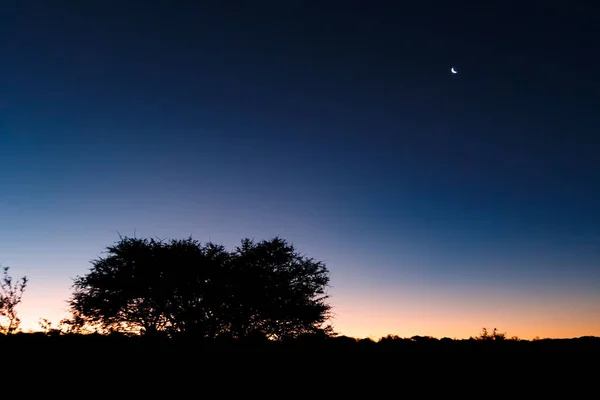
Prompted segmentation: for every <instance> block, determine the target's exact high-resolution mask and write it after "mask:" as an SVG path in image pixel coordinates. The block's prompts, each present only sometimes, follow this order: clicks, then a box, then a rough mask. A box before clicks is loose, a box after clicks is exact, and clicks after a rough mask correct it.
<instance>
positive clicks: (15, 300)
mask: <svg viewBox="0 0 600 400" xmlns="http://www.w3.org/2000/svg"><path fill="white" fill-rule="evenodd" d="M2 270H3V272H2V278H1V279H0V317H1V319H2V320H4V323H1V322H2V321H0V333H3V334H12V333H14V332H16V331H17V330H18V329H19V326H20V325H21V320H20V319H19V317H18V315H17V305H19V303H20V302H21V298H22V297H23V293H24V292H25V288H26V287H27V282H28V279H27V277H26V276H24V277H22V278H21V279H20V280H18V281H17V282H16V283H14V282H13V279H12V277H11V276H10V275H8V270H9V268H8V267H3V268H2Z"/></svg>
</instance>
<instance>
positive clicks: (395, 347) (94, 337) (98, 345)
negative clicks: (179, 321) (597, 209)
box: [0, 332, 600, 356]
mask: <svg viewBox="0 0 600 400" xmlns="http://www.w3.org/2000/svg"><path fill="white" fill-rule="evenodd" d="M0 348H2V349H5V350H6V349H8V351H11V350H12V351H17V352H18V351H22V350H23V349H27V351H32V350H33V351H39V352H42V353H48V352H49V353H55V352H56V353H60V354H61V355H63V356H64V355H67V354H72V353H86V354H90V353H95V354H103V355H105V356H106V355H109V354H120V355H127V354H134V353H137V352H151V353H153V354H160V353H167V354H168V353H174V354H188V353H190V352H194V351H238V350H241V351H254V350H260V351H263V350H268V351H295V350H298V351H306V350H310V351H312V350H316V351H367V352H371V351H374V352H390V351H461V352H462V351H471V350H472V351H481V350H483V351H487V350H489V351H582V352H590V351H594V352H596V351H600V338H598V337H580V338H574V339H540V340H531V341H530V340H516V339H506V340H485V339H481V337H478V338H470V339H460V340H457V339H450V338H443V339H437V338H432V337H423V336H415V337H412V338H400V337H397V336H387V337H383V338H381V339H379V340H377V341H375V340H371V339H368V338H367V339H357V338H352V337H348V336H336V337H332V336H326V335H318V334H317V335H306V336H301V337H298V338H294V339H287V340H282V341H276V340H269V339H265V338H264V337H255V338H250V337H247V338H243V339H232V338H228V339H225V338H221V339H216V340H210V341H208V340H206V341H202V340H190V339H180V340H174V339H169V338H156V337H154V338H150V337H148V336H140V335H135V336H127V335H123V334H108V335H102V334H52V333H44V332H35V333H18V334H13V335H0Z"/></svg>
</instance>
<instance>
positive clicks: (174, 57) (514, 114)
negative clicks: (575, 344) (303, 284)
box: [0, 0, 600, 338]
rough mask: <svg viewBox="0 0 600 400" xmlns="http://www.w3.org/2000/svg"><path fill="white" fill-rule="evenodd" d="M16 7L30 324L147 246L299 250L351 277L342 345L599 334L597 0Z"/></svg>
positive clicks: (3, 174) (4, 238)
mask: <svg viewBox="0 0 600 400" xmlns="http://www.w3.org/2000/svg"><path fill="white" fill-rule="evenodd" d="M6 3H7V4H5V3H3V4H2V10H1V11H0V37H2V38H3V39H2V41H0V263H1V264H2V265H4V266H9V267H10V268H11V274H12V275H13V276H14V277H17V276H22V275H27V276H28V277H29V278H30V279H31V283H30V286H29V288H28V290H27V292H26V294H25V296H24V301H23V303H22V305H21V307H20V315H21V317H22V320H23V328H24V329H35V328H37V327H38V325H37V323H36V321H37V320H38V319H39V318H48V319H50V320H53V321H57V320H58V319H59V318H60V317H61V316H63V315H64V313H65V308H66V304H65V301H66V300H67V298H68V297H69V294H70V285H71V283H72V281H71V279H72V278H74V277H75V276H76V275H80V274H84V273H86V271H87V270H88V268H89V267H90V264H89V261H90V260H91V259H93V258H96V257H98V256H100V255H101V254H102V252H103V251H104V249H105V248H106V246H108V245H110V244H112V243H114V242H115V241H117V240H118V233H117V232H119V233H121V234H122V235H126V236H133V234H134V232H135V235H136V236H138V237H149V236H153V237H161V238H167V237H172V238H181V237H187V236H189V235H190V234H191V235H192V236H193V237H194V238H196V239H198V240H201V241H208V240H211V241H213V242H217V243H222V244H224V245H226V246H227V247H230V248H231V247H232V246H234V245H236V244H237V243H239V241H240V240H241V239H242V238H243V237H251V238H255V239H257V240H262V239H269V238H271V237H273V236H275V235H280V236H282V237H284V238H286V239H287V240H289V241H291V242H292V243H293V244H294V245H295V246H296V247H297V249H298V250H299V251H301V252H303V253H306V254H307V255H309V256H311V257H314V258H316V259H319V260H323V261H324V262H325V263H326V264H327V266H328V267H329V269H330V271H331V279H332V281H331V283H332V288H331V290H330V294H331V296H332V297H331V303H332V305H333V306H334V312H335V314H336V316H335V319H334V320H333V323H334V327H335V328H336V329H337V331H338V332H340V333H341V334H346V335H350V336H355V337H368V336H370V337H374V338H378V337H380V336H383V335H387V334H397V335H400V336H403V337H410V336H413V335H430V336H435V337H440V338H441V337H445V336H447V337H456V338H468V337H469V336H472V335H473V336H474V335H476V334H478V333H479V331H480V330H481V328H482V327H484V326H485V327H487V328H489V329H492V328H494V327H497V328H498V329H499V330H501V331H504V332H507V334H508V336H512V335H517V336H519V337H522V338H533V337H535V336H540V337H578V336H583V335H595V336H600V213H599V212H598V209H599V207H598V206H599V205H600V112H599V110H600V74H599V71H600V55H599V52H598V49H599V48H600V31H599V28H598V27H599V26H600V8H599V7H600V6H599V5H594V3H593V2H584V1H574V2H571V3H565V2H542V1H535V2H534V1H522V2H492V1H490V2H481V1H473V2H461V4H463V5H462V6H455V5H454V4H452V2H447V1H444V2H441V1H440V2H423V3H420V5H419V6H416V5H411V6H407V2H390V1H294V2H292V1H288V2H285V1H277V2H275V1H271V2H267V1H252V2H250V1H233V0H228V1H216V0H215V1H198V2H174V1H173V2H172V1H152V2H142V1H137V2H136V1H126V2H125V1H92V0H89V1H85V2H73V1H69V2H67V1H53V2H49V1H38V2H33V1H19V2H6ZM468 3H472V4H471V5H468ZM523 3H527V4H531V6H524V5H523ZM392 4H397V5H396V6H392ZM511 4H515V6H511ZM516 4H518V7H517V6H516ZM533 4H535V5H533ZM452 66H455V67H456V68H457V69H458V70H459V73H458V74H456V75H452V74H451V73H450V68H451V67H452Z"/></svg>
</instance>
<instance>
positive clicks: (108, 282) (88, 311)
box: [69, 237, 331, 342]
mask: <svg viewBox="0 0 600 400" xmlns="http://www.w3.org/2000/svg"><path fill="white" fill-rule="evenodd" d="M107 250H108V251H107V253H108V255H107V256H106V257H103V258H99V259H97V260H94V261H92V268H91V269H90V272H89V273H88V274H86V275H84V276H79V277H77V278H76V279H75V282H74V284H73V289H74V291H73V294H72V297H71V299H70V300H69V305H70V310H71V313H72V318H71V321H72V323H73V324H74V325H77V326H79V327H82V326H87V327H96V328H97V329H98V331H99V332H103V333H106V332H121V333H133V334H137V333H139V334H143V335H145V336H162V335H165V336H169V337H177V338H194V339H198V338H203V339H208V340H212V339H215V338H217V337H219V336H221V335H223V336H227V337H231V338H234V339H241V338H245V339H246V340H251V341H253V342H259V341H260V340H262V339H260V338H266V339H278V340H281V339H284V338H286V337H291V338H294V337H298V336H300V335H303V334H311V333H317V332H330V330H331V329H330V327H327V326H325V323H326V321H327V320H328V318H329V310H330V306H329V304H328V303H327V302H326V300H327V298H328V296H327V295H326V293H325V291H326V288H327V285H328V283H329V272H328V270H327V268H326V267H325V265H324V264H322V263H321V262H316V261H314V260H313V259H310V258H306V257H304V256H301V255H300V254H298V253H297V252H296V250H295V249H294V247H293V246H292V245H290V244H288V243H287V242H286V241H285V240H283V239H281V238H278V237H276V238H274V239H271V240H268V241H262V242H259V243H255V242H254V241H252V240H250V239H244V240H242V242H241V245H240V246H238V247H236V248H235V249H234V250H233V251H227V250H226V249H225V248H224V247H223V246H220V245H216V244H213V243H204V244H202V243H200V242H198V241H196V240H193V239H192V238H188V239H183V240H179V239H178V240H170V241H161V240H155V239H138V238H127V237H125V238H123V237H121V238H120V241H119V242H117V243H116V244H115V245H113V246H109V247H108V248H107Z"/></svg>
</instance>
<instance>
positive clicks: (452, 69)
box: [450, 67, 458, 74]
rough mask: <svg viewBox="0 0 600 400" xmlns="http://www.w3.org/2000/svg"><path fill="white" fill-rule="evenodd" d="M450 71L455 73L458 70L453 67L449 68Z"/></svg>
mask: <svg viewBox="0 0 600 400" xmlns="http://www.w3.org/2000/svg"><path fill="white" fill-rule="evenodd" d="M450 72H452V73H453V74H457V73H458V71H457V70H455V69H454V67H452V68H450Z"/></svg>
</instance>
